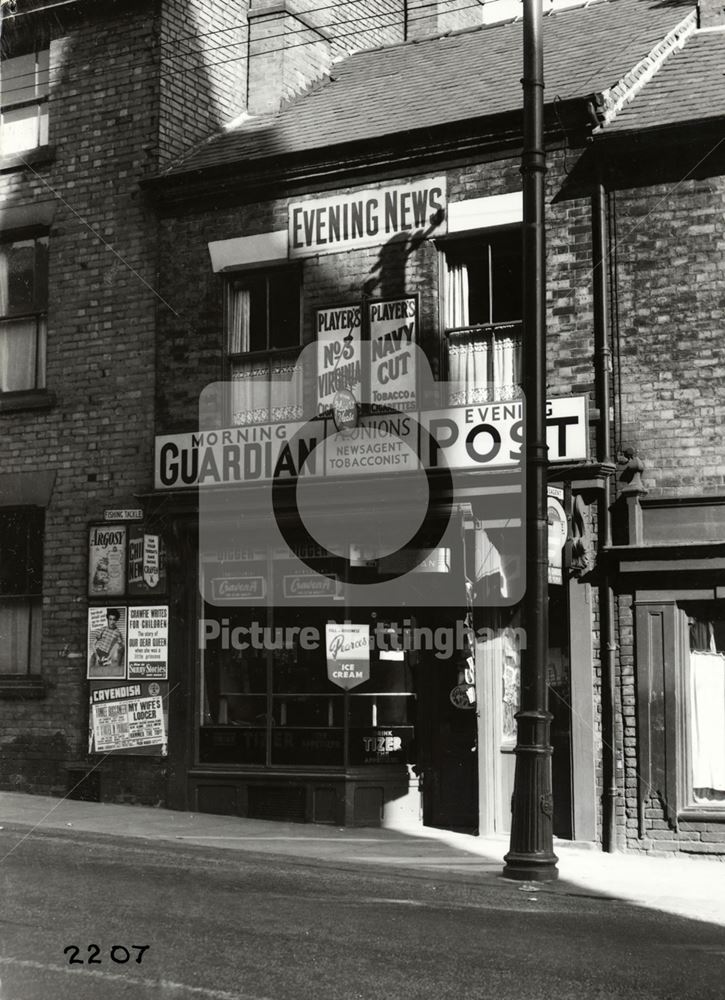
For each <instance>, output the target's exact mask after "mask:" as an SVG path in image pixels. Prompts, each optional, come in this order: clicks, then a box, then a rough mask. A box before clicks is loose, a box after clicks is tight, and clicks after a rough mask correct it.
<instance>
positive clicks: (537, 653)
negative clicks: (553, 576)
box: [503, 0, 558, 881]
mask: <svg viewBox="0 0 725 1000" xmlns="http://www.w3.org/2000/svg"><path fill="white" fill-rule="evenodd" d="M523 5H524V21H523V33H524V60H523V64H524V76H523V79H522V81H521V82H522V85H523V98H524V123H523V124H524V136H523V137H524V143H523V153H522V159H521V174H522V177H523V198H524V205H523V209H524V225H523V271H524V288H523V291H524V303H523V320H524V322H523V356H524V379H523V382H524V394H525V395H524V402H525V409H526V452H525V462H526V471H525V477H526V595H525V598H524V625H525V628H526V649H525V650H523V651H522V664H521V709H520V711H519V712H518V713H517V715H516V720H517V740H516V772H515V777H514V794H513V800H512V816H511V842H510V849H509V852H508V854H507V855H506V857H505V858H504V861H505V862H506V865H505V867H504V870H503V874H504V875H505V876H506V877H508V878H515V879H535V880H538V881H552V880H553V879H556V878H557V877H558V870H557V868H556V862H557V860H558V859H557V857H556V855H555V854H554V850H553V822H552V817H553V796H552V787H551V754H552V750H551V745H550V725H551V715H550V713H549V711H548V698H547V686H546V665H547V660H548V647H549V620H548V613H549V609H548V603H549V585H548V521H547V496H546V469H547V447H546V274H545V257H544V254H545V233H544V196H545V188H544V182H545V175H546V155H545V152H544V53H543V37H542V36H543V25H542V21H543V18H542V9H541V7H542V0H523Z"/></svg>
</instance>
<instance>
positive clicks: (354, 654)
mask: <svg viewBox="0 0 725 1000" xmlns="http://www.w3.org/2000/svg"><path fill="white" fill-rule="evenodd" d="M325 648H326V650H327V676H328V678H329V679H330V680H331V681H332V683H333V684H337V686H338V687H341V688H344V689H345V690H346V691H349V690H350V688H354V687H357V685H358V684H364V683H365V681H367V680H369V679H370V630H369V628H368V626H367V625H330V624H329V623H328V624H327V625H325Z"/></svg>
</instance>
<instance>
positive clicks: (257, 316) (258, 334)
mask: <svg viewBox="0 0 725 1000" xmlns="http://www.w3.org/2000/svg"><path fill="white" fill-rule="evenodd" d="M244 284H245V287H246V288H247V289H248V290H249V346H248V347H247V350H248V351H266V350H267V346H268V345H267V282H266V279H265V278H263V277H257V278H250V279H249V280H248V281H245V283H244Z"/></svg>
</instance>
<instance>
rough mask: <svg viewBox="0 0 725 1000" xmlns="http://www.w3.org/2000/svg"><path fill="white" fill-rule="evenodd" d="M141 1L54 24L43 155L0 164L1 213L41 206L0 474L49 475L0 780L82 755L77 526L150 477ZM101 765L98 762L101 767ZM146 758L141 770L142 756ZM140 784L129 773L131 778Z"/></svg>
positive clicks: (150, 145)
mask: <svg viewBox="0 0 725 1000" xmlns="http://www.w3.org/2000/svg"><path fill="white" fill-rule="evenodd" d="M145 7H146V5H145V4H142V5H140V6H139V5H134V4H133V3H131V4H125V5H122V6H121V5H119V6H116V7H110V6H108V5H104V8H103V10H102V11H101V12H99V14H98V16H97V17H88V18H87V17H86V15H85V12H84V11H79V12H78V13H77V14H74V15H73V16H72V17H71V16H70V15H68V16H67V17H63V18H56V19H53V21H52V22H51V24H52V25H53V26H54V27H53V31H54V37H53V41H52V43H51V101H50V143H51V144H52V145H54V146H55V148H56V155H55V159H54V161H53V162H52V163H50V164H44V165H40V164H39V165H37V166H35V167H32V168H27V169H25V170H14V171H9V172H5V173H4V174H3V175H2V177H1V178H0V202H1V203H2V205H3V207H4V209H6V210H9V209H18V208H21V207H22V206H23V205H29V204H32V203H34V202H38V201H47V200H50V201H52V202H53V203H54V205H55V217H54V221H53V224H52V228H51V230H50V237H49V287H50V293H49V312H48V347H47V387H48V390H49V391H50V392H52V393H54V394H55V397H56V405H55V406H54V407H53V408H52V409H50V410H47V411H37V410H28V411H24V412H4V413H2V415H0V420H1V421H2V429H3V434H2V444H0V454H1V455H2V468H3V472H4V473H6V474H8V473H10V474H12V473H13V472H29V473H33V472H39V471H45V470H53V471H55V473H56V481H55V488H54V490H53V493H52V497H51V501H50V505H49V507H48V510H47V513H46V536H45V551H44V599H43V605H44V606H43V646H42V670H43V673H42V675H43V678H44V680H45V683H46V695H45V697H44V698H42V699H39V700H31V701H6V700H0V728H1V729H2V737H1V746H0V761H1V762H2V763H0V784H1V785H2V786H3V787H11V788H17V789H25V790H32V791H40V792H51V791H53V792H60V791H64V790H65V784H66V775H65V770H64V765H65V763H66V762H68V761H69V760H70V761H77V760H83V759H85V754H86V733H87V684H86V681H85V646H86V608H87V597H86V575H87V524H88V521H89V520H91V519H96V518H101V519H102V518H103V511H104V509H105V508H106V507H119V506H136V501H135V499H134V494H136V493H138V492H143V491H144V490H146V489H148V488H149V486H150V485H151V465H150V456H151V452H152V444H153V424H152V416H153V411H152V403H151V399H152V393H153V357H154V347H153V344H154V314H155V310H156V307H157V305H158V304H159V300H158V299H157V297H156V296H155V295H154V293H153V292H152V290H151V289H152V288H153V286H154V284H155V252H154V240H155V222H154V220H153V215H152V214H151V213H150V212H149V210H148V208H147V206H146V205H145V204H144V202H143V199H142V198H141V195H140V192H139V189H138V185H137V182H138V178H139V177H140V176H142V175H143V174H144V173H146V171H147V170H148V169H149V165H150V163H152V162H153V151H154V149H155V142H156V123H155V121H154V120H153V119H152V117H151V116H150V115H149V108H153V107H154V105H155V103H156V99H157V90H156V83H155V69H154V66H155V63H154V59H155V56H154V52H155V38H154V26H153V21H152V18H151V16H149V15H148V14H147V13H146V12H145V10H144V8H145ZM109 766H110V767H111V769H112V768H113V766H114V765H113V764H112V763H111V764H110V765H109ZM151 767H153V765H151ZM142 780H143V779H142Z"/></svg>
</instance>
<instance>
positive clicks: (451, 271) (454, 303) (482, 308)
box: [444, 228, 522, 405]
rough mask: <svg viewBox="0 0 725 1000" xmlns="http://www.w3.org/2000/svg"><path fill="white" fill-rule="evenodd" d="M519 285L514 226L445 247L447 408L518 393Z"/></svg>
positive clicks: (518, 253) (518, 238) (518, 235)
mask: <svg viewBox="0 0 725 1000" xmlns="http://www.w3.org/2000/svg"><path fill="white" fill-rule="evenodd" d="M521 284H522V262H521V232H520V230H519V229H518V228H515V229H510V228H509V229H505V230H498V231H495V232H492V233H490V234H486V235H485V236H484V235H478V236H475V237H467V238H465V239H460V240H455V241H451V242H450V243H448V244H447V245H446V248H445V293H444V305H445V321H444V322H445V333H446V343H447V351H448V379H449V382H450V383H451V389H450V398H449V403H450V404H451V405H468V404H474V403H484V402H490V401H492V400H505V399H515V398H517V397H518V396H519V395H520V383H521V315H522V302H521Z"/></svg>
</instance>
